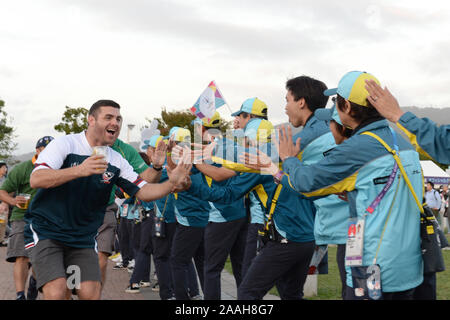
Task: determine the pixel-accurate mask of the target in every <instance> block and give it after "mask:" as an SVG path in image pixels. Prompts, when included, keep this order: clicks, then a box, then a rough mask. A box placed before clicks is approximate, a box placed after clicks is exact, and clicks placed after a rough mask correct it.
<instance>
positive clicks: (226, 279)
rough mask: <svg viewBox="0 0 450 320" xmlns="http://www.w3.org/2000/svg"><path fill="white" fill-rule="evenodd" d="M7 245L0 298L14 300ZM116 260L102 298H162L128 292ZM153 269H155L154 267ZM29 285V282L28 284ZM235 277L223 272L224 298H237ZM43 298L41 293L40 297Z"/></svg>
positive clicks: (0, 250)
mask: <svg viewBox="0 0 450 320" xmlns="http://www.w3.org/2000/svg"><path fill="white" fill-rule="evenodd" d="M5 257H6V247H0V300H14V299H15V298H16V292H15V291H16V290H15V287H14V281H13V264H12V263H9V262H6V260H5ZM114 264H115V263H114V262H112V261H110V260H108V273H107V276H106V284H105V287H104V288H103V292H102V297H101V299H102V300H160V299H159V293H158V292H154V291H152V290H151V289H150V288H142V289H141V290H140V293H134V294H133V293H126V292H125V288H126V287H127V286H128V281H129V279H130V273H128V271H127V270H113V269H112V268H113V266H114ZM152 270H154V269H153V268H152ZM27 285H28V284H27ZM236 296H237V295H236V285H235V281H234V278H233V276H232V275H231V274H229V273H228V272H227V271H223V272H222V299H223V300H236ZM40 298H42V296H41V294H39V297H38V299H40ZM265 299H269V300H279V298H278V297H277V296H273V295H269V294H268V295H266V297H265Z"/></svg>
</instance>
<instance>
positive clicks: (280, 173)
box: [273, 170, 284, 184]
mask: <svg viewBox="0 0 450 320" xmlns="http://www.w3.org/2000/svg"><path fill="white" fill-rule="evenodd" d="M283 176H284V172H283V170H280V171H278V172H277V173H276V174H275V175H274V176H273V180H274V182H275V183H276V184H280V183H281V179H283Z"/></svg>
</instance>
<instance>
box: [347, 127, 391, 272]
mask: <svg viewBox="0 0 450 320" xmlns="http://www.w3.org/2000/svg"><path fill="white" fill-rule="evenodd" d="M391 132H392V135H393V142H394V149H395V150H396V151H398V145H397V137H396V135H395V132H393V131H392V129H391ZM398 169H399V167H398V164H397V162H395V163H394V167H393V169H392V172H391V174H390V175H389V178H388V181H387V182H386V184H385V186H384V187H383V189H382V190H381V192H380V193H379V194H378V195H377V196H376V197H375V199H374V200H373V201H372V203H371V204H370V205H369V206H368V207H367V209H366V212H365V213H364V215H363V216H362V218H361V219H358V218H357V213H356V211H351V212H350V219H349V228H348V238H347V243H346V256H345V264H346V265H347V266H361V265H362V262H363V249H364V227H365V220H366V216H367V214H372V213H373V212H374V211H375V209H376V207H377V206H378V205H379V204H380V202H381V200H382V199H383V198H384V196H385V195H386V194H387V192H388V191H389V189H390V188H391V187H392V184H393V183H394V180H395V177H396V176H397V172H398ZM386 223H387V220H386ZM383 235H384V234H383ZM383 235H382V236H383ZM381 240H382V237H381V238H380V243H381ZM377 254H378V251H377Z"/></svg>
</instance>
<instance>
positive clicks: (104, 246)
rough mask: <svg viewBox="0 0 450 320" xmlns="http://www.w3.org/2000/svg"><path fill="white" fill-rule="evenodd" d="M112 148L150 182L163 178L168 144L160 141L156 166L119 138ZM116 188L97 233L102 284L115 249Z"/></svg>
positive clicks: (156, 154)
mask: <svg viewBox="0 0 450 320" xmlns="http://www.w3.org/2000/svg"><path fill="white" fill-rule="evenodd" d="M111 148H112V149H113V150H115V151H117V152H118V153H120V154H121V155H122V157H124V158H125V159H126V160H127V161H128V163H129V164H130V165H131V166H132V167H133V169H134V171H135V172H136V173H138V174H139V176H140V177H141V178H142V179H144V180H145V181H147V182H149V183H154V182H158V181H159V179H160V178H161V169H162V166H163V164H164V161H165V156H166V148H167V147H166V144H165V143H160V144H159V145H158V148H157V149H156V151H155V161H154V166H153V167H149V166H147V164H146V163H145V162H144V160H142V157H141V156H140V155H139V153H138V151H137V150H136V149H135V148H134V147H133V146H131V145H129V144H127V143H125V142H123V141H122V140H120V139H117V140H116V141H115V142H114V144H113V145H112V146H111ZM114 199H115V189H114V190H113V192H112V193H111V197H110V199H109V204H108V207H107V208H106V212H105V218H104V220H103V224H102V225H101V226H100V228H99V229H98V235H97V239H96V240H97V251H98V259H99V265H100V272H101V276H102V285H103V284H104V283H105V280H106V270H107V269H106V266H107V264H108V257H109V256H110V255H111V254H112V252H113V249H114V237H115V231H116V227H117V221H116V212H117V209H118V207H117V205H116V203H115V202H114Z"/></svg>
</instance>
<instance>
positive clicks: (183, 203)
mask: <svg viewBox="0 0 450 320" xmlns="http://www.w3.org/2000/svg"><path fill="white" fill-rule="evenodd" d="M191 179H194V180H195V179H201V181H202V184H203V185H205V184H206V180H205V178H204V176H203V174H202V173H200V172H198V173H195V174H193V175H191ZM197 181H198V180H197ZM174 198H175V203H174V206H175V208H174V210H175V217H176V219H177V222H178V223H179V224H182V225H184V226H188V227H201V228H204V227H206V225H207V224H208V220H209V213H210V211H211V210H212V208H211V206H210V204H209V202H208V201H205V200H202V199H201V198H199V197H197V196H196V195H195V194H191V193H188V192H180V193H175V194H174Z"/></svg>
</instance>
